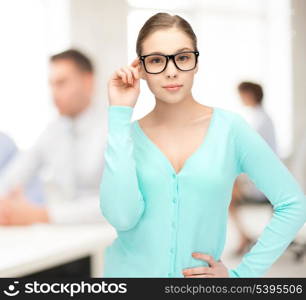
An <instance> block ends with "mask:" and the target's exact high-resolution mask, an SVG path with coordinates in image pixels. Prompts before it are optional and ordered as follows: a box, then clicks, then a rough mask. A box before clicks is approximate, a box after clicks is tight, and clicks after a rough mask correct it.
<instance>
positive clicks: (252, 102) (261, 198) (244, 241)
mask: <svg viewBox="0 0 306 300" xmlns="http://www.w3.org/2000/svg"><path fill="white" fill-rule="evenodd" d="M238 92H239V95H240V98H241V100H242V102H243V104H244V106H245V107H244V112H243V115H244V118H245V119H246V120H247V121H248V122H249V124H250V125H251V126H252V127H253V128H254V129H255V130H256V131H257V132H258V133H259V134H260V135H261V136H262V137H263V139H264V140H265V141H266V142H267V143H268V145H269V146H270V147H271V149H272V150H273V151H274V152H275V153H276V154H277V146H276V138H275V129H274V125H273V122H272V120H271V118H270V117H269V115H268V114H267V112H266V111H265V109H264V107H263V106H262V102H263V90H262V87H261V86H260V85H259V84H257V83H254V82H248V81H245V82H242V83H240V84H239V86H238ZM244 200H252V201H254V200H255V201H256V202H262V203H263V202H267V201H268V199H267V198H266V196H265V195H264V194H263V193H262V192H261V191H260V190H259V189H258V188H257V187H256V186H255V184H254V183H253V182H252V181H251V180H250V179H249V177H248V176H247V174H240V175H239V176H238V177H237V179H236V181H235V184H234V188H233V195H232V201H231V205H230V213H231V216H232V218H233V221H234V222H235V224H236V226H237V230H238V232H239V234H240V237H241V242H240V245H239V246H238V248H237V250H236V251H235V253H236V254H237V255H242V254H243V253H244V252H246V251H247V250H248V249H249V247H250V246H251V245H252V244H253V243H254V241H253V240H252V239H251V238H249V237H248V235H247V233H246V232H245V230H244V226H243V225H242V224H241V223H240V220H239V216H238V213H237V204H239V203H240V202H241V201H244Z"/></svg>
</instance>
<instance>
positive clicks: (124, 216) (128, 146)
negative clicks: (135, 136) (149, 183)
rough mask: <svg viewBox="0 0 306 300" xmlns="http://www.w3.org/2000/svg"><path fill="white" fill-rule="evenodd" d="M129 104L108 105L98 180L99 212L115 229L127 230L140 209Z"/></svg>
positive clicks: (141, 210) (142, 209)
mask: <svg viewBox="0 0 306 300" xmlns="http://www.w3.org/2000/svg"><path fill="white" fill-rule="evenodd" d="M132 113H133V108H132V107H130V106H123V105H122V106H121V105H110V106H109V107H108V114H107V116H108V134H107V144H106V148H105V151H104V169H103V174H102V180H101V183H100V209H101V212H102V215H103V216H104V217H105V218H106V219H107V221H108V222H109V223H110V224H111V225H113V226H114V228H115V229H117V230H122V231H126V230H130V229H131V228H133V227H134V226H135V225H136V224H137V223H138V221H139V219H140V217H141V215H142V213H143V211H144V199H143V196H142V194H141V192H140V189H139V186H138V180H137V174H136V166H135V160H134V157H133V141H132V138H131V122H130V120H131V117H132Z"/></svg>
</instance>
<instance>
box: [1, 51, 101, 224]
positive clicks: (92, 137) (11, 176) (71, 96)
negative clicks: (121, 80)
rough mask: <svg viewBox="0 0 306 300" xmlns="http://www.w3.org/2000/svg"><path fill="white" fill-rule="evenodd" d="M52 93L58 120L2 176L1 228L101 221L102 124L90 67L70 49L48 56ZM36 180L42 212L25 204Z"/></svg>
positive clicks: (82, 56)
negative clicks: (42, 198) (40, 187)
mask: <svg viewBox="0 0 306 300" xmlns="http://www.w3.org/2000/svg"><path fill="white" fill-rule="evenodd" d="M50 87H51V92H52V97H53V100H54V104H55V107H56V109H57V111H58V113H59V114H58V116H57V117H56V119H55V120H54V121H53V122H51V123H50V124H49V125H48V126H47V128H46V129H45V130H44V132H43V133H42V134H41V136H40V137H39V139H38V141H37V142H36V143H35V145H34V146H33V147H32V148H31V149H30V150H28V151H26V152H25V153H22V154H21V155H18V157H16V159H14V161H13V162H12V163H11V164H10V166H9V168H7V169H6V170H5V172H3V173H2V174H1V175H0V202H1V208H0V215H1V214H3V212H5V214H6V215H5V218H4V217H3V216H2V218H0V220H2V221H1V222H0V225H16V224H32V223H36V222H43V223H75V222H77V223H82V222H100V221H104V219H103V217H102V216H101V213H100V208H99V197H98V195H99V184H100V178H101V175H102V170H103V148H104V145H105V138H106V136H105V132H106V130H105V125H106V124H105V122H104V120H103V115H102V113H101V111H100V110H99V109H97V108H96V107H95V106H94V104H93V100H92V98H93V91H94V69H93V66H92V63H91V61H90V60H89V59H88V58H87V57H86V56H85V55H84V54H82V53H81V52H79V51H77V50H73V49H72V50H67V51H65V52H62V53H59V54H57V55H54V56H52V57H51V58H50ZM37 175H40V176H41V178H42V179H43V180H44V196H45V198H46V205H45V206H37V205H35V206H33V205H32V204H31V205H30V204H29V203H30V202H29V201H26V200H27V198H31V195H28V194H26V193H25V192H24V190H25V187H26V186H27V184H28V183H29V182H30V181H31V180H32V179H33V178H34V177H36V176H37ZM12 199H14V200H15V201H11V200H12Z"/></svg>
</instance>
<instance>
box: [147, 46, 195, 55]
mask: <svg viewBox="0 0 306 300" xmlns="http://www.w3.org/2000/svg"><path fill="white" fill-rule="evenodd" d="M184 50H189V51H192V49H190V48H188V47H184V48H180V49H177V50H176V51H175V52H174V53H179V52H181V51H184ZM154 54H161V55H165V53H163V52H158V51H154V52H151V53H149V54H147V55H154Z"/></svg>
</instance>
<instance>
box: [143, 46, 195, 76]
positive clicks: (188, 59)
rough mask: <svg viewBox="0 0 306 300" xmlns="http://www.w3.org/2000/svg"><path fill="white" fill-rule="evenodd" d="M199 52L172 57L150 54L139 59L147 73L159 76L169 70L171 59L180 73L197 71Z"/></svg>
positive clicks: (182, 53) (178, 54)
mask: <svg viewBox="0 0 306 300" xmlns="http://www.w3.org/2000/svg"><path fill="white" fill-rule="evenodd" d="M199 55H200V53H199V52H198V51H184V52H179V53H176V54H172V55H164V54H148V55H141V56H139V59H140V60H141V61H142V63H143V65H144V68H145V71H146V72H147V73H149V74H159V73H161V72H163V71H165V69H166V68H167V65H168V62H169V60H170V59H172V60H173V62H174V65H175V66H176V68H177V69H179V70H180V71H191V70H193V69H195V67H196V65H197V62H198V56H199Z"/></svg>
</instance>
